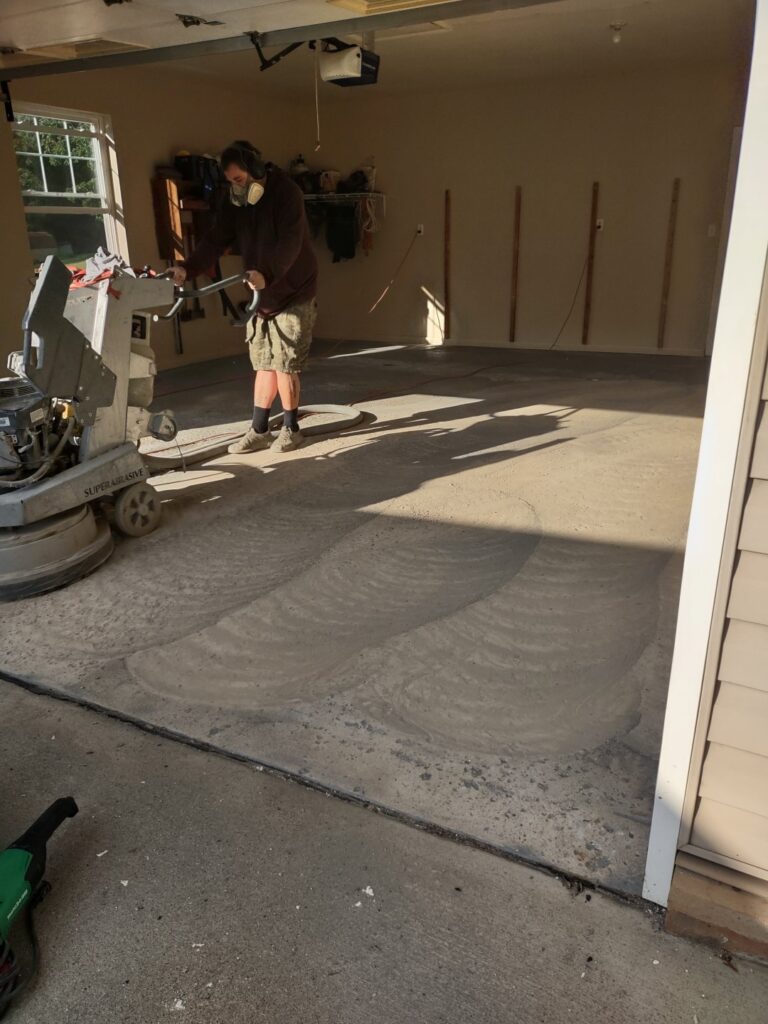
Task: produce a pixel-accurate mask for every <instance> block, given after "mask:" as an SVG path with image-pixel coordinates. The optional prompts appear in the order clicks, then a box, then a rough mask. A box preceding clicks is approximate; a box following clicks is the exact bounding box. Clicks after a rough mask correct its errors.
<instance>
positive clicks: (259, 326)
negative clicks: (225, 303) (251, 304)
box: [245, 299, 317, 373]
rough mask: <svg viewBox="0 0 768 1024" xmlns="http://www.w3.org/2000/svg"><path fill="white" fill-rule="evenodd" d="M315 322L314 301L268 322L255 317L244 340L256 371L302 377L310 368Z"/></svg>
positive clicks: (278, 315)
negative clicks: (298, 374) (308, 362)
mask: <svg viewBox="0 0 768 1024" xmlns="http://www.w3.org/2000/svg"><path fill="white" fill-rule="evenodd" d="M316 319H317V302H316V301H315V300H314V299H312V300H311V301H310V302H302V303H301V304H300V305H297V306H289V307H288V308H287V309H284V310H283V312H282V313H278V314H277V315H276V316H274V317H272V318H271V319H269V320H264V319H262V317H259V316H255V317H254V318H253V320H251V322H250V324H249V325H248V332H247V334H246V339H245V340H246V341H247V342H248V349H249V352H250V356H251V365H252V366H253V368H254V370H277V372H278V373H300V372H301V371H302V370H303V369H304V367H305V366H306V365H307V359H308V358H309V346H310V345H311V344H312V328H313V327H314V325H315V320H316Z"/></svg>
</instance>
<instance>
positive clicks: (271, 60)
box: [248, 32, 304, 71]
mask: <svg viewBox="0 0 768 1024" xmlns="http://www.w3.org/2000/svg"><path fill="white" fill-rule="evenodd" d="M248 38H249V39H250V40H251V42H252V43H253V45H254V46H255V48H256V53H258V55H259V60H260V61H261V67H260V68H259V70H260V71H268V70H269V69H270V68H273V67H274V66H275V64H279V63H280V61H281V60H282V59H283V57H287V56H288V54H289V53H293V51H294V50H298V49H299V47H301V46H303V45H304V40H302V41H301V42H300V43H290V44H289V45H288V46H286V47H285V48H284V49H282V50H281V51H280V52H279V53H276V54H275V55H274V56H272V57H267V55H266V54H265V53H264V51H263V50H262V48H261V35H260V34H259V33H258V32H249V33H248Z"/></svg>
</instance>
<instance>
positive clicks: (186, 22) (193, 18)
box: [176, 14, 224, 28]
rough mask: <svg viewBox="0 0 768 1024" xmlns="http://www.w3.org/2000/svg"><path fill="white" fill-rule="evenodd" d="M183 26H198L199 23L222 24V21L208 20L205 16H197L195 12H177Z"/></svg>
mask: <svg viewBox="0 0 768 1024" xmlns="http://www.w3.org/2000/svg"><path fill="white" fill-rule="evenodd" d="M176 17H177V18H178V19H179V21H180V22H181V24H182V25H183V26H184V28H198V27H199V26H200V25H223V24H224V22H223V21H208V19H207V18H199V17H198V16H197V15H196V14H177V15H176Z"/></svg>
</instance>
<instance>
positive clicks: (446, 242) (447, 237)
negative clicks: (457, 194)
mask: <svg viewBox="0 0 768 1024" xmlns="http://www.w3.org/2000/svg"><path fill="white" fill-rule="evenodd" d="M443 224H444V231H443V295H444V296H445V331H444V338H445V340H446V341H448V339H449V338H450V337H451V190H450V189H449V188H447V189H446V190H445V213H444V222H443Z"/></svg>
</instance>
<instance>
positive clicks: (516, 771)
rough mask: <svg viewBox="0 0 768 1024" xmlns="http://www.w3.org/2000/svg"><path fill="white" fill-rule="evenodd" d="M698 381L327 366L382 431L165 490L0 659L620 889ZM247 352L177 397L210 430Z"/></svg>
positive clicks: (502, 369) (486, 360) (676, 546)
mask: <svg viewBox="0 0 768 1024" xmlns="http://www.w3.org/2000/svg"><path fill="white" fill-rule="evenodd" d="M705 369H706V368H705V366H704V364H703V363H699V362H696V361H693V360H691V361H685V360H672V359H656V358H641V357H636V358H635V357H617V356H599V355H595V354H582V353H579V354H576V355H567V354H563V353H538V354H536V353H510V352H507V351H496V350H479V349H476V350H472V349H463V350H457V349H448V350H441V349H439V350H425V349H397V348H385V349H373V350H371V349H368V350H366V349H364V348H362V349H359V350H355V349H354V348H349V347H345V348H341V347H337V348H335V349H334V348H332V347H326V348H322V347H321V348H319V350H318V352H317V353H316V356H315V359H314V362H313V364H312V366H311V370H310V372H309V373H308V374H307V377H306V382H305V384H306V396H307V400H309V401H315V402H318V401H319V402H323V401H325V402H328V401H330V402H352V401H357V402H359V403H360V407H361V408H362V409H364V410H365V411H366V413H367V419H366V422H365V423H364V424H363V425H361V426H360V427H358V428H355V429H354V430H352V431H350V432H348V433H347V434H345V435H343V436H341V437H329V438H327V439H320V440H318V441H317V442H316V443H313V444H311V445H307V446H306V447H305V448H304V449H302V450H301V451H300V452H298V453H296V454H294V455H291V456H288V457H283V458H275V457H272V456H270V454H269V453H267V454H260V455H256V456H249V457H239V458H235V457H226V458H224V459H221V460H219V461H218V462H217V463H215V464H212V465H209V466H207V467H205V468H198V469H195V470H193V471H191V472H189V473H188V474H186V475H181V474H176V475H175V476H173V477H171V478H167V479H165V480H164V481H163V482H162V484H161V486H162V489H163V493H164V496H165V499H166V503H165V523H164V526H163V528H162V529H161V530H159V531H158V532H157V533H155V534H154V535H152V536H150V537H148V538H146V539H144V540H140V541H137V540H130V541H123V542H121V543H120V544H119V545H118V549H117V551H116V553H115V555H114V556H113V558H112V559H111V561H110V562H109V563H108V564H107V565H105V566H104V567H103V568H102V569H101V570H99V571H98V572H97V573H96V574H94V575H93V576H92V577H90V578H89V579H87V580H84V581H81V582H80V583H78V584H76V585H74V586H72V587H70V588H68V589H67V590H65V591H62V592H60V593H56V594H51V595H48V596H45V597H42V598H37V599H34V600H31V601H25V602H21V603H19V604H16V605H13V606H9V607H8V608H7V609H5V610H4V614H5V618H6V625H7V626H8V627H10V628H9V629H8V630H7V631H6V634H5V635H6V636H7V637H8V643H7V649H6V651H5V653H4V655H3V657H2V660H1V661H0V664H2V665H3V666H4V667H6V668H7V669H9V670H10V671H13V672H16V673H18V674H20V675H24V676H26V677H29V678H33V679H36V680H38V681H41V682H44V683H46V684H47V685H50V686H52V687H54V688H60V689H63V690H66V691H67V692H68V693H70V694H73V695H75V696H78V697H80V698H84V699H87V700H90V701H94V702H96V703H98V704H100V705H103V706H107V707H109V708H113V709H116V710H118V711H120V712H121V713H123V714H126V715H129V716H133V717H135V718H138V719H140V720H142V721H148V722H152V723H154V724H156V725H160V726H162V727H164V728H167V729H169V730H173V731H176V732H180V733H183V734H185V735H188V736H190V737H194V738H196V739H198V740H202V741H205V742H207V743H211V744H213V745H215V746H217V747H219V748H221V749H224V750H227V751H234V752H236V753H238V754H242V755H246V756H248V757H252V758H254V759H258V760H261V761H263V762H266V763H268V764H273V765H277V766H279V767H281V768H284V769H286V770H288V771H291V772H294V773H297V774H299V775H302V776H305V777H308V778H311V779H313V780H317V781H319V782H320V783H322V784H324V785H327V786H328V787H330V788H332V789H335V790H341V791H343V792H347V793H350V794H354V795H356V796H358V797H360V798H361V799H365V800H369V801H372V802H378V803H380V804H382V805H384V806H386V807H388V808H392V809H395V810H397V811H399V812H402V813H403V814H405V815H407V816H410V817H412V818H414V819H417V820H426V821H430V822H434V823H437V824H439V825H441V826H444V827H446V828H448V829H450V830H454V831H457V832H463V833H467V834H469V835H471V836H473V837H476V838H477V839H480V840H482V841H484V842H489V843H492V844H496V845H498V846H499V847H502V848H504V849H505V850H509V851H511V852H513V853H514V854H516V855H518V856H521V857H523V858H527V859H530V860H534V861H542V862H546V863H549V864H553V865H555V866H556V867H558V868H560V869H563V870H566V871H569V872H572V873H574V874H576V875H579V876H582V877H587V878H590V879H593V880H596V881H599V882H601V883H603V884H605V885H608V886H612V887H614V888H616V889H619V890H622V891H626V892H634V893H636V892H638V891H639V889H640V885H641V880H642V872H643V863H644V858H645V849H646V840H647V830H648V823H649V816H650V808H651V803H652V794H653V785H654V777H655V770H656V757H657V752H658V746H659V738H660V733H661V723H662V715H663V707H664V700H665V694H666V684H667V677H668V668H669V662H670V657H671V644H672V638H673V632H674V621H675V613H676V601H677V593H678V587H679V578H680V569H681V556H682V550H683V543H684V537H685V529H686V520H687V515H688V508H689V503H690V495H691V488H692V482H693V474H694V467H695V459H696V452H697V445H698V437H699V427H700V415H701V411H702V406H703V395H704V374H705ZM248 390H249V383H248V371H247V367H246V366H245V364H244V362H243V361H238V360H223V361H220V362H219V363H213V364H207V365H205V366H196V367H190V368H186V369H184V370H180V371H174V372H172V373H170V374H167V375H165V376H164V377H163V379H162V380H161V381H160V386H159V392H161V393H164V394H163V395H161V396H160V397H159V402H158V404H159V405H161V406H163V405H165V406H170V407H171V408H173V409H174V411H175V412H176V413H177V416H178V418H179V420H180V421H181V422H182V423H185V424H187V425H188V426H189V427H190V428H195V429H196V430H197V432H198V433H202V434H205V435H221V434H224V435H226V433H227V432H228V431H230V430H232V429H234V428H235V427H236V424H237V421H239V420H241V419H242V418H243V417H244V416H245V415H247V413H248V409H249V395H248Z"/></svg>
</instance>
